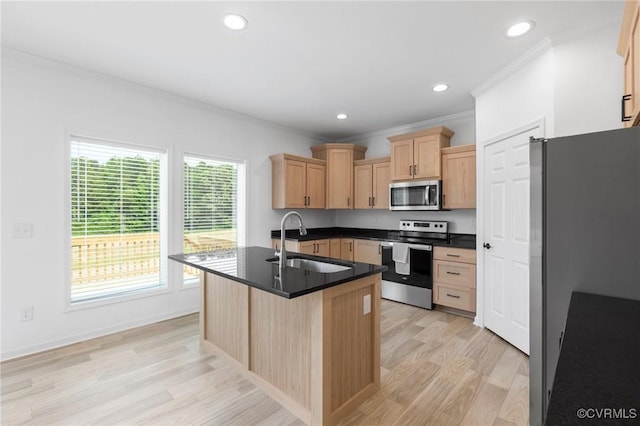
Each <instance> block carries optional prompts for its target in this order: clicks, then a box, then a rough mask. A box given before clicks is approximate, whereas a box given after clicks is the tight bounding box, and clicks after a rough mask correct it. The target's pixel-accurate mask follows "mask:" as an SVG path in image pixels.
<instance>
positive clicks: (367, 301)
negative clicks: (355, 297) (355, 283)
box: [362, 294, 371, 315]
mask: <svg viewBox="0 0 640 426" xmlns="http://www.w3.org/2000/svg"><path fill="white" fill-rule="evenodd" d="M370 312H371V295H370V294H367V295H366V296H363V297H362V315H367V314H368V313H370Z"/></svg>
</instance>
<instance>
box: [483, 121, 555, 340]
mask: <svg viewBox="0 0 640 426" xmlns="http://www.w3.org/2000/svg"><path fill="white" fill-rule="evenodd" d="M536 128H540V132H541V135H540V137H546V130H545V116H542V117H540V118H538V119H536V120H534V121H531V122H529V123H527V124H524V125H521V126H518V127H515V128H513V129H511V130H508V131H506V132H504V133H501V134H499V135H498V136H494V137H492V138H490V139H486V140H484V141H480V142H478V143H477V144H476V158H477V160H476V182H477V184H476V200H477V201H476V317H475V319H474V321H473V323H474V324H475V325H477V326H479V327H483V328H484V326H485V325H484V306H485V303H484V298H485V285H484V273H485V271H484V261H485V256H484V247H482V244H483V243H484V238H485V228H484V220H485V214H484V210H485V205H486V203H485V191H484V172H485V171H484V161H485V158H484V151H485V148H486V147H488V146H489V145H492V144H494V143H497V142H500V141H503V140H505V139H509V138H512V137H514V136H516V135H519V134H522V133H525V132H528V131H531V130H534V129H536ZM529 308H531V307H529ZM529 333H531V324H530V325H529ZM529 350H531V348H530V349H529Z"/></svg>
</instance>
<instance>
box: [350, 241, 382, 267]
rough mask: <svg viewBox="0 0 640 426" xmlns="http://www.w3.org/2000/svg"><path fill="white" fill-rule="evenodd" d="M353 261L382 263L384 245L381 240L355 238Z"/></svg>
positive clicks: (373, 263)
mask: <svg viewBox="0 0 640 426" xmlns="http://www.w3.org/2000/svg"><path fill="white" fill-rule="evenodd" d="M353 246H354V253H353V261H354V262H362V263H370V264H372V265H382V247H381V245H380V241H374V240H356V239H354V240H353Z"/></svg>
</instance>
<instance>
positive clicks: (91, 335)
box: [0, 307, 200, 361]
mask: <svg viewBox="0 0 640 426" xmlns="http://www.w3.org/2000/svg"><path fill="white" fill-rule="evenodd" d="M199 311H200V308H199V307H192V308H188V309H183V310H180V311H174V312H169V313H164V314H161V315H155V316H152V317H148V318H143V319H140V320H137V321H130V322H125V323H121V324H116V325H112V326H110V327H105V328H101V329H98V330H94V331H91V332H87V333H80V334H75V335H73V336H67V337H63V338H61V339H55V340H50V341H48V342H43V343H39V344H37V345H31V346H25V347H22V348H18V349H13V350H10V351H6V352H2V354H1V355H0V361H8V360H10V359H14V358H19V357H23V356H26V355H32V354H35V353H38V352H44V351H48V350H51V349H57V348H60V347H63V346H68V345H72V344H74V343H80V342H83V341H85V340H90V339H95V338H97V337H103V336H106V335H109V334H113V333H118V332H120V331H124V330H129V329H132V328H136V327H141V326H143V325H149V324H153V323H156V322H160V321H166V320H169V319H172V318H177V317H181V316H184V315H189V314H193V313H196V312H199Z"/></svg>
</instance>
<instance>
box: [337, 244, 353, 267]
mask: <svg viewBox="0 0 640 426" xmlns="http://www.w3.org/2000/svg"><path fill="white" fill-rule="evenodd" d="M340 245H341V247H340V258H341V259H343V260H348V261H349V262H353V239H351V238H342V239H341V240H340Z"/></svg>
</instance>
